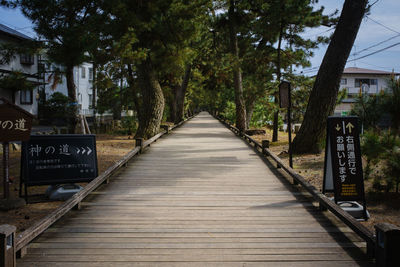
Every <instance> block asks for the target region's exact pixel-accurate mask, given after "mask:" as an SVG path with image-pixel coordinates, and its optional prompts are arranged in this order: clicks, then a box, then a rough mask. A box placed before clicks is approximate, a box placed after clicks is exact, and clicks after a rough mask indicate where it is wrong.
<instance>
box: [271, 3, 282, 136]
mask: <svg viewBox="0 0 400 267" xmlns="http://www.w3.org/2000/svg"><path fill="white" fill-rule="evenodd" d="M283 13H284V6H282V12H281V14H282V15H283ZM280 24H281V25H280V29H279V41H278V54H277V59H276V80H277V81H278V83H280V82H281V76H282V73H281V47H282V37H283V20H281V22H280ZM278 103H279V102H278V93H275V105H278ZM278 123H279V109H277V110H276V111H275V112H274V122H273V127H272V128H273V132H272V142H277V141H278Z"/></svg>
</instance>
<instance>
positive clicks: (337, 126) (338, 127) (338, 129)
mask: <svg viewBox="0 0 400 267" xmlns="http://www.w3.org/2000/svg"><path fill="white" fill-rule="evenodd" d="M335 129H336V131H338V132H339V131H340V129H341V128H340V126H339V124H336V128H335Z"/></svg>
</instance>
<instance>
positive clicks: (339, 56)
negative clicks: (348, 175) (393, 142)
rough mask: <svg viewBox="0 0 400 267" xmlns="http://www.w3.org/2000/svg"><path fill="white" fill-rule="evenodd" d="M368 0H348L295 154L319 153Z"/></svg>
mask: <svg viewBox="0 0 400 267" xmlns="http://www.w3.org/2000/svg"><path fill="white" fill-rule="evenodd" d="M367 2H368V1H367V0H346V1H345V3H344V5H343V10H342V13H341V15H340V19H339V23H338V25H337V27H336V30H335V32H334V34H333V36H332V40H331V42H330V44H329V46H328V49H327V51H326V53H325V56H324V59H323V61H322V64H321V67H320V68H319V71H318V74H317V78H316V80H315V83H314V86H313V89H312V91H311V95H310V98H309V102H308V106H307V110H306V114H305V117H304V121H303V123H302V125H301V127H300V130H299V132H298V134H297V135H296V137H295V138H294V140H293V146H292V148H293V151H294V152H295V153H317V152H319V151H320V142H321V140H322V139H323V136H324V133H325V129H326V121H327V118H328V116H329V115H330V114H332V112H333V110H334V108H335V104H336V98H337V95H338V91H339V83H340V78H341V76H342V73H343V69H344V66H345V65H346V61H347V58H348V56H349V54H350V51H351V48H352V46H353V44H354V40H355V39H356V36H357V32H358V29H359V28H360V24H361V21H362V18H363V16H364V13H365V9H366V5H367Z"/></svg>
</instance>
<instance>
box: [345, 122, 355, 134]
mask: <svg viewBox="0 0 400 267" xmlns="http://www.w3.org/2000/svg"><path fill="white" fill-rule="evenodd" d="M346 128H347V129H349V133H351V130H352V129H353V128H354V125H353V124H351V123H350V122H349V123H347V125H346Z"/></svg>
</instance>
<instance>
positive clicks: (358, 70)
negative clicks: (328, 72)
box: [343, 67, 400, 75]
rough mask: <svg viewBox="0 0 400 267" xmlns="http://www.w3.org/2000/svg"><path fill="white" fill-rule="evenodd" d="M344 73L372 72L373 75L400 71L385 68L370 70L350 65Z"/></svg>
mask: <svg viewBox="0 0 400 267" xmlns="http://www.w3.org/2000/svg"><path fill="white" fill-rule="evenodd" d="M343 74H372V75H392V74H394V75H399V74H400V73H397V72H391V71H383V70H370V69H363V68H356V67H350V68H345V69H344V70H343Z"/></svg>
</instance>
